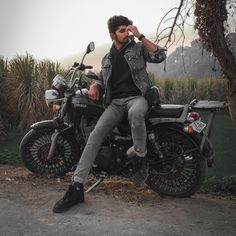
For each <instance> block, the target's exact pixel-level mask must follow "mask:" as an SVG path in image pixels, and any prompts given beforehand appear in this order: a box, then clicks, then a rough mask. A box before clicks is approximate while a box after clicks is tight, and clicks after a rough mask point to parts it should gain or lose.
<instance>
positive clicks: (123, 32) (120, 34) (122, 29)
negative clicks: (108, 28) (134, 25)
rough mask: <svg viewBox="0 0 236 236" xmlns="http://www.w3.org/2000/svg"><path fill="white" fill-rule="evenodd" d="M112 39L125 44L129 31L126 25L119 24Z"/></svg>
mask: <svg viewBox="0 0 236 236" xmlns="http://www.w3.org/2000/svg"><path fill="white" fill-rule="evenodd" d="M112 39H113V40H115V41H117V42H118V43H120V44H126V43H127V42H128V41H129V31H128V30H127V26H126V25H120V26H119V27H118V29H117V30H116V31H115V33H114V34H113V36H112Z"/></svg>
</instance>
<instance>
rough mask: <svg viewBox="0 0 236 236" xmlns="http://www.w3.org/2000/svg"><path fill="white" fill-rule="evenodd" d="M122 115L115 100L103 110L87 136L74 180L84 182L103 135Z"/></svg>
mask: <svg viewBox="0 0 236 236" xmlns="http://www.w3.org/2000/svg"><path fill="white" fill-rule="evenodd" d="M122 117H123V110H122V107H120V106H117V104H116V103H115V101H114V102H113V103H112V104H111V105H110V106H108V108H107V109H106V110H105V111H104V113H103V114H102V116H101V117H100V119H99V121H98V123H97V124H96V126H95V129H94V130H93V131H92V133H91V134H90V136H89V138H88V141H87V144H86V146H85V148H84V151H83V153H82V156H81V158H80V161H79V163H78V166H77V168H76V170H75V172H74V176H73V181H74V182H79V183H84V182H85V179H86V177H87V175H88V174H89V171H90V169H91V167H92V165H93V163H94V161H95V158H96V156H97V153H98V150H99V148H100V145H101V144H102V142H103V141H104V139H105V137H106V136H107V135H108V134H109V133H110V132H111V131H112V129H113V128H115V126H116V125H117V124H118V123H119V122H120V121H121V119H122Z"/></svg>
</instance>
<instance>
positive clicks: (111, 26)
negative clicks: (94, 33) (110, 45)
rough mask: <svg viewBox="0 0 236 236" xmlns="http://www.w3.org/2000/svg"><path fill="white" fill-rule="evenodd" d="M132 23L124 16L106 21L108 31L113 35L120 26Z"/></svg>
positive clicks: (113, 17)
mask: <svg viewBox="0 0 236 236" xmlns="http://www.w3.org/2000/svg"><path fill="white" fill-rule="evenodd" d="M132 24H133V22H132V21H131V20H129V19H128V18H127V17H125V16H112V17H111V18H110V19H109V20H108V21H107V25H108V30H109V32H110V33H115V31H116V30H117V29H118V28H119V26H121V25H127V26H128V25H132Z"/></svg>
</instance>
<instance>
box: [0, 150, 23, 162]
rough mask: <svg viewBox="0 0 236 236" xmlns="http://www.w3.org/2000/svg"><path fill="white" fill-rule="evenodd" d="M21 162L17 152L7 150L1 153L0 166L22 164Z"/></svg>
mask: <svg viewBox="0 0 236 236" xmlns="http://www.w3.org/2000/svg"><path fill="white" fill-rule="evenodd" d="M20 163H21V160H20V158H19V157H18V153H17V152H13V151H10V150H8V149H5V150H3V151H1V153H0V164H20Z"/></svg>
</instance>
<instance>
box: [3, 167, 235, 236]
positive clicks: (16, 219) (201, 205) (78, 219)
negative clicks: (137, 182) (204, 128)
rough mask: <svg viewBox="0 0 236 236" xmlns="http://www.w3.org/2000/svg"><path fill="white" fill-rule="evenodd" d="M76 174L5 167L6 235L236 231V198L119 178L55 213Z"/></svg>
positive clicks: (229, 234) (168, 235) (171, 235)
mask: <svg viewBox="0 0 236 236" xmlns="http://www.w3.org/2000/svg"><path fill="white" fill-rule="evenodd" d="M70 179H71V176H70V174H68V175H67V176H65V177H61V178H56V177H49V176H44V177H42V176H37V175H34V174H32V173H30V172H29V171H28V170H26V169H25V168H24V167H22V166H7V165H2V166H0V235H1V236H5V235H7V236H8V235H14V236H16V235H25V236H26V235H27V236H40V235H66V234H68V235H72V236H73V235H79V236H80V235H89V236H93V235H99V236H100V235H104V236H105V235H106V236H107V235H112V236H113V235H115V236H116V235H124V236H127V235H135V236H136V235H148V236H149V235H150V236H152V235H153V236H156V235H160V236H162V235H163V236H175V235H176V236H185V235H186V236H192V235H194V236H197V235H198V236H199V235H201V236H205V235H206V236H222V235H223V236H233V235H234V236H235V235H236V200H235V199H232V198H229V197H228V198H222V197H216V196H212V195H207V194H195V195H194V196H192V197H191V198H182V199H177V198H169V197H165V198H161V197H160V196H159V195H158V194H157V193H155V192H153V191H151V190H150V189H148V188H147V187H143V188H135V187H134V186H133V185H132V184H131V183H130V182H129V181H127V180H119V179H106V180H105V181H104V182H103V183H102V184H101V185H100V186H98V187H97V188H96V189H95V190H93V191H92V192H90V193H86V195H85V198H86V201H85V203H83V204H80V205H78V206H75V207H74V208H72V209H71V210H69V211H68V212H66V213H63V214H55V213H53V212H52V211H51V208H52V206H53V205H54V203H55V201H56V200H57V199H58V198H60V197H61V196H62V195H63V194H64V192H65V190H66V189H67V186H68V184H69V183H70ZM93 181H94V179H93V178H90V179H89V181H88V184H87V186H86V187H88V186H89V185H91V184H92V183H93Z"/></svg>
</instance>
